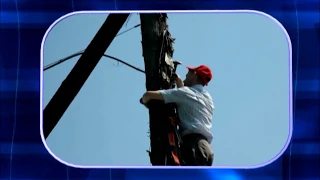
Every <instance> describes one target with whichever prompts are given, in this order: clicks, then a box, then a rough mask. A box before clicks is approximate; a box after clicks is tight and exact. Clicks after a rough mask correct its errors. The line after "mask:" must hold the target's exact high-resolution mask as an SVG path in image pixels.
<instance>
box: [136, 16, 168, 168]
mask: <svg viewBox="0 0 320 180" xmlns="http://www.w3.org/2000/svg"><path fill="white" fill-rule="evenodd" d="M140 20H141V33H142V49H143V57H144V63H145V73H146V89H147V90H159V89H169V88H170V77H171V76H172V74H173V73H174V64H173V62H172V58H171V57H172V55H173V51H174V50H173V47H172V44H173V41H174V39H173V38H171V36H170V33H169V31H168V25H167V21H166V20H167V14H165V13H158V14H140ZM148 107H149V128H150V146H151V151H150V152H149V155H150V161H151V164H152V165H153V166H163V165H173V164H171V163H170V160H168V157H167V147H168V134H167V123H168V121H167V120H168V118H169V115H168V114H169V112H170V110H172V108H171V107H170V106H168V105H165V104H164V103H162V102H160V101H150V103H149V104H148Z"/></svg>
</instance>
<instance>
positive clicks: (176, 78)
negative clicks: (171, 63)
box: [175, 74, 184, 88]
mask: <svg viewBox="0 0 320 180" xmlns="http://www.w3.org/2000/svg"><path fill="white" fill-rule="evenodd" d="M175 82H176V84H177V87H178V88H180V87H183V86H184V84H183V81H182V79H181V78H180V76H179V75H178V74H175Z"/></svg>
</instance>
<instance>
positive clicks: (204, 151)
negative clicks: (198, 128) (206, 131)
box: [181, 134, 214, 166]
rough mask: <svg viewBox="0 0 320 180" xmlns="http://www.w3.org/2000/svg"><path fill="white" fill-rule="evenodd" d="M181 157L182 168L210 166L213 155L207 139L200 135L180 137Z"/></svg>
mask: <svg viewBox="0 0 320 180" xmlns="http://www.w3.org/2000/svg"><path fill="white" fill-rule="evenodd" d="M182 142H183V143H182V145H181V157H182V160H183V161H184V166H212V163H213V159H214V154H213V151H212V148H211V146H210V144H209V143H208V141H207V139H206V138H205V137H204V136H203V135H201V134H188V135H185V136H184V137H182Z"/></svg>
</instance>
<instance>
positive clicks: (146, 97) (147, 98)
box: [142, 92, 150, 104]
mask: <svg viewBox="0 0 320 180" xmlns="http://www.w3.org/2000/svg"><path fill="white" fill-rule="evenodd" d="M149 100H150V99H149V96H148V92H146V93H144V94H143V96H142V103H143V104H147V102H149Z"/></svg>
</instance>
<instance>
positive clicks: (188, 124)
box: [160, 85, 214, 144]
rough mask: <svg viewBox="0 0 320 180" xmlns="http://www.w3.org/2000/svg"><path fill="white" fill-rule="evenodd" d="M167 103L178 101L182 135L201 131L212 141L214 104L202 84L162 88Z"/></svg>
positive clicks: (209, 141) (200, 132) (161, 91)
mask: <svg viewBox="0 0 320 180" xmlns="http://www.w3.org/2000/svg"><path fill="white" fill-rule="evenodd" d="M160 93H161V95H162V96H163V99H164V102H165V103H176V104H177V109H178V113H179V118H180V124H179V132H180V134H181V136H182V137H183V136H185V135H187V134H192V133H199V134H202V135H203V136H205V137H206V138H207V140H208V143H209V144H210V143H211V142H212V138H213V136H212V133H211V127H212V115H213V110H214V105H213V102H212V98H211V96H210V94H209V93H208V92H207V91H206V90H204V88H203V86H202V85H195V86H192V87H187V86H184V87H181V88H176V89H168V90H160Z"/></svg>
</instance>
